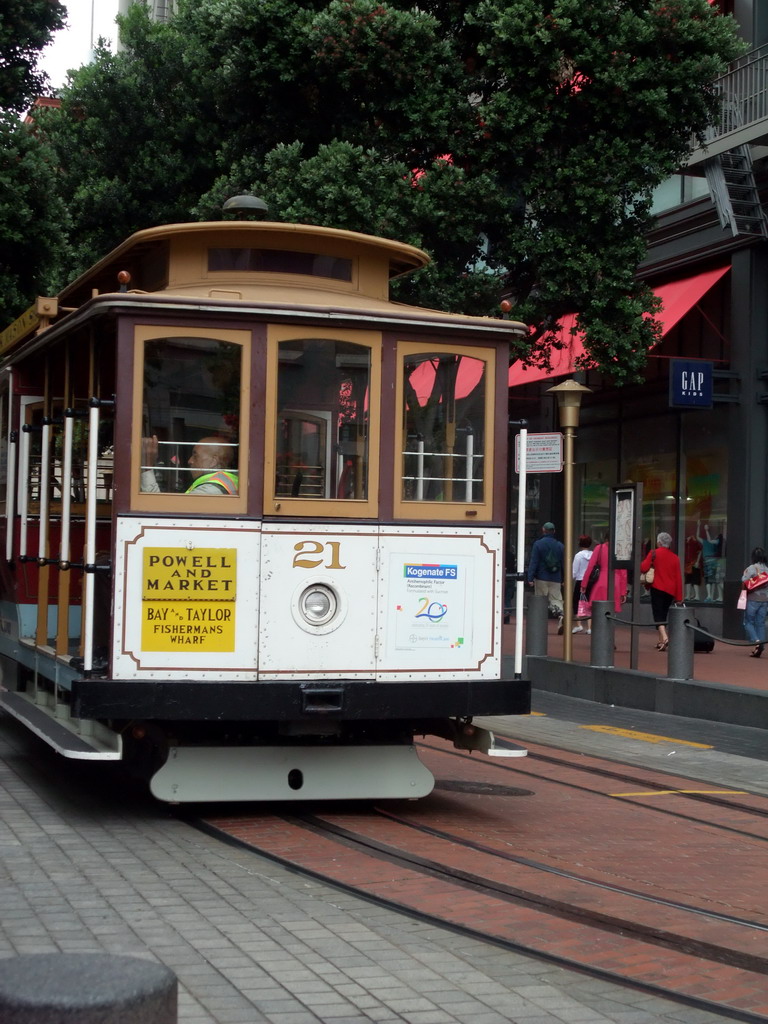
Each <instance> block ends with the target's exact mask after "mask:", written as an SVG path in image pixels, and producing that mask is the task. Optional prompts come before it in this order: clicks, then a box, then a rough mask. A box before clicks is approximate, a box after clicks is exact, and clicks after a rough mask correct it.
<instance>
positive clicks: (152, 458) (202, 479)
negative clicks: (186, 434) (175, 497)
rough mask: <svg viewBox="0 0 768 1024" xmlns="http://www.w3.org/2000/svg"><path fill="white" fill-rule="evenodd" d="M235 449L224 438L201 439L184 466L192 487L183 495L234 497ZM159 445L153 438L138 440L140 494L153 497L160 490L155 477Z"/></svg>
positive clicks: (235, 479)
mask: <svg viewBox="0 0 768 1024" xmlns="http://www.w3.org/2000/svg"><path fill="white" fill-rule="evenodd" d="M235 448H236V445H234V444H232V442H231V441H228V440H227V438H226V437H219V436H218V435H214V436H211V437H203V438H201V440H200V441H198V443H197V444H196V445H195V446H194V448H193V449H192V454H191V455H190V456H189V460H188V462H187V465H188V466H189V471H190V473H191V474H192V477H193V480H192V483H191V484H190V485H189V487H188V488H187V490H186V493H187V494H237V493H238V486H239V476H238V472H237V470H236V469H232V468H231V467H232V464H233V462H234V454H235ZM158 450H159V442H158V439H157V435H155V434H153V435H152V437H143V438H142V439H141V466H142V469H141V490H142V492H143V493H146V494H157V493H159V492H160V490H161V488H160V485H159V483H158V482H157V477H156V476H155V470H154V467H155V466H156V465H157V455H158Z"/></svg>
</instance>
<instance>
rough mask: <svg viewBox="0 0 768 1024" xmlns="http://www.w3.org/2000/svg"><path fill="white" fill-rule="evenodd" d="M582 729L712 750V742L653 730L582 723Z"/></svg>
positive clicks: (650, 741) (633, 738)
mask: <svg viewBox="0 0 768 1024" xmlns="http://www.w3.org/2000/svg"><path fill="white" fill-rule="evenodd" d="M579 728H580V729H591V730H592V732H606V733H609V734H610V735H611V736H623V737H624V738H625V739H628V740H645V742H646V743H677V745H678V746H681V747H696V748H697V749H698V750H711V749H712V744H711V743H692V742H691V740H678V739H675V738H674V737H672V736H656V735H654V734H653V733H652V732H637V731H636V730H635V729H615V728H614V727H613V726H612V725H580V726H579Z"/></svg>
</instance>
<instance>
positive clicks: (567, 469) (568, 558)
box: [547, 380, 592, 661]
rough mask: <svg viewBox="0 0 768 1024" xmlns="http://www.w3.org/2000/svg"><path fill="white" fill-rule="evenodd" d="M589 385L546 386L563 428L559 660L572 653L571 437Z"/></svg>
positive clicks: (574, 431) (569, 382)
mask: <svg viewBox="0 0 768 1024" xmlns="http://www.w3.org/2000/svg"><path fill="white" fill-rule="evenodd" d="M591 393H592V392H591V389H590V388H588V387H585V385H584V384H579V383H578V381H575V380H565V381H563V383H562V384H556V385H555V387H553V388H549V389H548V390H547V394H548V395H555V396H556V398H557V408H558V412H559V413H560V429H561V430H562V432H563V438H564V445H563V485H564V488H563V489H564V491H565V517H564V519H565V521H564V527H563V545H564V547H565V553H564V557H563V661H571V657H572V653H573V635H572V629H573V441H574V437H575V436H576V428H577V427H578V425H579V409H580V407H581V398H582V395H585V394H591Z"/></svg>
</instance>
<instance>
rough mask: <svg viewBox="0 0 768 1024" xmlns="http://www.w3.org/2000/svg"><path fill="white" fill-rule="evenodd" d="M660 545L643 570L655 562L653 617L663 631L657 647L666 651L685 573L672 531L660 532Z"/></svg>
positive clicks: (647, 558)
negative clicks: (670, 615) (669, 619)
mask: <svg viewBox="0 0 768 1024" xmlns="http://www.w3.org/2000/svg"><path fill="white" fill-rule="evenodd" d="M656 544H657V547H655V548H654V549H653V551H649V552H648V554H647V555H646V556H645V558H644V559H643V560H642V562H641V563H640V572H648V570H649V569H650V568H651V566H653V583H652V584H651V588H650V589H651V611H652V612H653V621H654V622H655V623H656V628H657V629H658V631H659V642H658V643H657V644H656V648H657V650H659V651H666V649H667V648H668V647H669V635H668V633H667V626H666V622H667V614H668V613H669V609H670V607H671V605H672V603H673V601H682V600H683V573H682V570H681V568H680V559H679V558H678V557H677V555H676V554H675V553H674V551H670V547H671V545H672V538H671V537H670V535H669V534H668V533H660V534H659V535H658V537H657V538H656Z"/></svg>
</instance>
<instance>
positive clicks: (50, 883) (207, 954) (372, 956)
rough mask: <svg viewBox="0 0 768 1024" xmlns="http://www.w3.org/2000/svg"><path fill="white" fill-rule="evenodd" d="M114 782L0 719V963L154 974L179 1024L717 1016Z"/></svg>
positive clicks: (702, 1020) (637, 1020) (596, 1022)
mask: <svg viewBox="0 0 768 1024" xmlns="http://www.w3.org/2000/svg"><path fill="white" fill-rule="evenodd" d="M112 767H113V766H106V765H102V766H94V765H83V764H78V763H73V762H67V761H64V760H62V759H59V758H57V757H56V755H54V754H53V753H52V752H51V751H49V750H48V749H47V748H45V747H44V746H43V745H42V744H41V743H39V742H38V741H37V740H36V739H34V737H32V736H30V735H29V734H26V733H24V732H23V731H22V730H21V729H20V727H19V726H18V725H17V723H16V722H14V721H12V720H11V719H9V718H7V717H6V716H4V715H2V714H1V713H0V782H1V783H2V789H1V790H0V879H1V880H2V881H1V883H0V884H1V885H2V894H3V899H2V912H1V915H0V956H12V955H15V954H20V953H46V952H56V951H64V950H66V951H70V952H97V951H98V952H107V953H116V954H123V955H135V956H140V957H145V958H148V959H152V960H157V961H159V962H161V963H163V964H165V965H166V966H168V967H169V968H171V970H173V971H174V972H175V973H176V975H177V977H178V978H179V987H180V992H179V996H180V999H179V1021H180V1024H260V1022H265V1021H266V1022H270V1024H315V1022H322V1024H337V1022H338V1024H341V1022H345V1024H356V1022H367V1021H381V1022H393V1021H404V1022H410V1024H454V1022H456V1024H505V1022H510V1021H514V1022H516V1024H579V1022H585V1024H674V1022H677V1024H716V1022H718V1021H725V1020H727V1019H729V1018H726V1017H721V1016H719V1015H716V1014H709V1013H706V1012H702V1011H699V1010H697V1009H694V1008H690V1007H686V1006H684V1005H680V1004H676V1003H673V1002H668V1001H666V1000H661V999H657V998H655V997H654V996H650V995H647V994H644V993H643V992H639V991H635V990H633V989H630V988H623V987H619V986H615V985H613V984H610V983H608V982H603V981H595V980H594V979H591V978H589V977H588V976H586V975H581V974H575V973H572V972H569V971H566V970H563V969H561V968H559V967H556V966H552V965H551V964H548V963H545V962H541V961H538V960H535V959H532V958H529V957H524V956H519V955H516V954H514V953H510V952H508V951H506V950H502V949H499V948H497V947H493V946H488V945H485V944H483V943H480V942H477V941H474V940H471V939H468V938H465V937H463V936H461V935H456V934H454V933H452V932H449V931H444V930H442V929H439V928H435V927H433V926H431V925H425V924H423V923H421V922H419V921H416V920H413V919H410V918H402V917H400V916H398V915H396V914H394V913H392V912H391V911H389V910H387V909H385V908H381V907H378V906H376V905H373V904H369V903H366V902H364V901H362V900H360V899H358V898H357V897H354V896H351V895H348V894H345V893H341V892H339V891H336V890H334V889H332V888H330V887H328V886H326V885H324V884H321V883H319V882H315V881H313V880H311V879H305V878H303V877H301V876H298V875H294V874H292V873H290V872H288V871H286V870H284V869H283V868H281V867H279V866H277V865H275V864H274V863H273V862H271V861H269V860H266V859H264V858H262V857H259V856H257V855H255V854H252V853H250V852H247V851H244V850H242V849H237V848H233V847H229V846H225V845H222V844H221V843H219V842H218V841H216V840H214V839H212V838H211V837H209V836H206V835H204V834H201V833H200V832H198V831H196V830H194V829H192V828H191V827H190V826H189V825H188V824H186V823H184V822H183V821H181V820H179V819H178V818H176V817H175V816H174V815H173V814H172V813H170V812H169V810H168V809H166V808H164V807H162V806H159V805H157V804H155V803H152V802H150V801H149V800H147V799H146V798H145V797H143V796H140V795H137V794H136V793H133V792H131V791H130V789H128V788H127V787H125V786H123V785H122V784H119V782H118V780H119V776H118V775H116V774H115V773H114V772H113V771H112ZM97 779H101V780H102V781H100V782H98V783H97V781H96V780H97Z"/></svg>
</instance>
